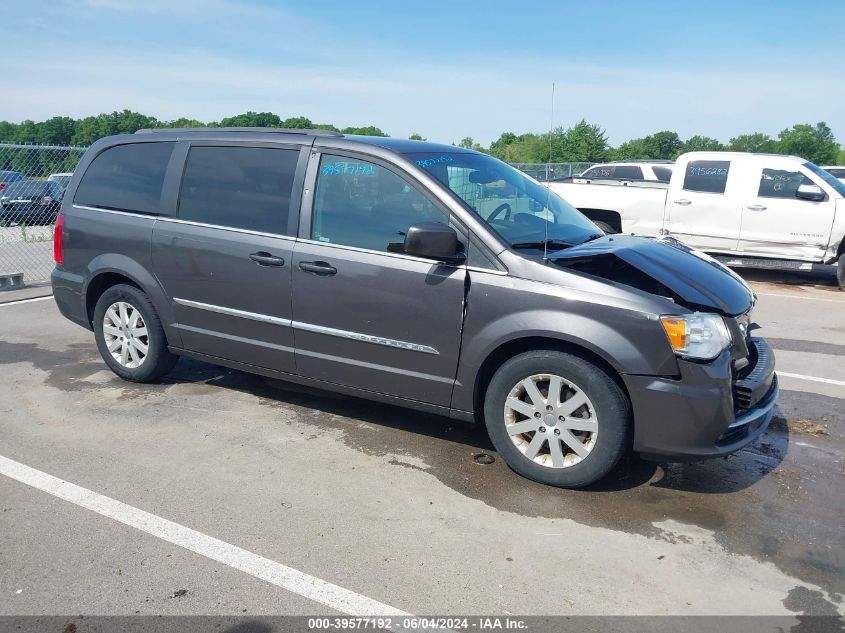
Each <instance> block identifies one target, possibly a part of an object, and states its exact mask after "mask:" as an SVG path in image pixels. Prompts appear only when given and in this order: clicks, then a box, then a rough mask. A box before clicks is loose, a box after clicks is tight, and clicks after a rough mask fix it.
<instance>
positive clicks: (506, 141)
mask: <svg viewBox="0 0 845 633" xmlns="http://www.w3.org/2000/svg"><path fill="white" fill-rule="evenodd" d="M518 139H519V137H518V136H517V135H516V134H514V133H513V132H502V135H501V136H500V137H499V138H498V139H496V140H495V141H493V142H492V143H491V144H490V153H491V154H492V155H493V156H495V157H496V158H498V159H501V160H504V157H505V150H506V148H507V147H508V145H512V144H513V143H516V141H517V140H518Z"/></svg>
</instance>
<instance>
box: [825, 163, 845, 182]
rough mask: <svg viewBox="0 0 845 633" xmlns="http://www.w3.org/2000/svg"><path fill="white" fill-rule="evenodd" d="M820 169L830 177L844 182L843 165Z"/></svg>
mask: <svg viewBox="0 0 845 633" xmlns="http://www.w3.org/2000/svg"><path fill="white" fill-rule="evenodd" d="M822 169H824V170H825V171H827V172H828V173H829V174H830V175H831V176H835V177H836V178H839V180H841V181H842V182H845V165H828V166H827V167H822Z"/></svg>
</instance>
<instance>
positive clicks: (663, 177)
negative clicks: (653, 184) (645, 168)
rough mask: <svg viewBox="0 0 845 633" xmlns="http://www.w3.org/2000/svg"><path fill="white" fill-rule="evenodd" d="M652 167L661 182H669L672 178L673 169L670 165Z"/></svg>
mask: <svg viewBox="0 0 845 633" xmlns="http://www.w3.org/2000/svg"><path fill="white" fill-rule="evenodd" d="M651 169H652V171H653V172H654V176H655V178H657V180H658V181H660V182H669V180H671V178H672V170H671V169H670V168H669V167H652V168H651Z"/></svg>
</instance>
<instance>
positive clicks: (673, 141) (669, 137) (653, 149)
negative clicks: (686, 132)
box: [644, 130, 683, 159]
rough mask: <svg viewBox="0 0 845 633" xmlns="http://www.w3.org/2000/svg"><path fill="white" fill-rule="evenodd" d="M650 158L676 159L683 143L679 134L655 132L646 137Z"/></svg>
mask: <svg viewBox="0 0 845 633" xmlns="http://www.w3.org/2000/svg"><path fill="white" fill-rule="evenodd" d="M644 140H645V144H646V148H647V149H648V153H649V154H650V155H649V158H661V159H675V157H677V156H678V154H679V153H680V151H681V147H682V146H683V143H682V142H681V139H680V137H679V136H678V133H677V132H669V131H668V130H667V131H663V132H655V133H654V134H652V135H650V136H646V137H645V139H644Z"/></svg>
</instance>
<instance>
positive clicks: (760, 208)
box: [745, 204, 766, 211]
mask: <svg viewBox="0 0 845 633" xmlns="http://www.w3.org/2000/svg"><path fill="white" fill-rule="evenodd" d="M745 208H746V209H748V210H749V211H765V210H766V207H765V206H764V205H762V204H749V205H748V206H747V207H745Z"/></svg>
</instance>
